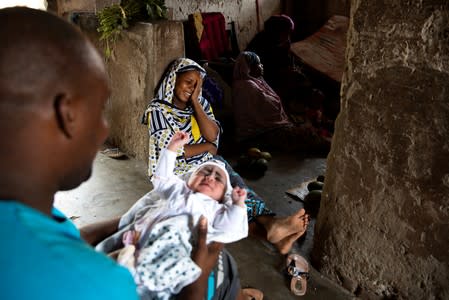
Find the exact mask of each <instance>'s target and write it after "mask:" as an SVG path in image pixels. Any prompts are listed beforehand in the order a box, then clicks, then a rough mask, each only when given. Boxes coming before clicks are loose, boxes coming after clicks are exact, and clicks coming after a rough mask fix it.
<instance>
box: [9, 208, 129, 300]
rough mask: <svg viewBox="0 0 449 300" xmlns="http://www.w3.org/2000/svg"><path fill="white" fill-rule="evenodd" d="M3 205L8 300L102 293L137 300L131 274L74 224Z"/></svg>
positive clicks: (85, 296) (95, 295) (76, 296)
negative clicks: (97, 249)
mask: <svg viewBox="0 0 449 300" xmlns="http://www.w3.org/2000/svg"><path fill="white" fill-rule="evenodd" d="M3 206H4V207H3V208H5V207H7V209H6V210H5V211H4V212H5V213H2V215H1V216H0V225H1V226H0V234H1V235H2V238H3V243H2V247H0V265H1V266H2V270H3V271H2V272H6V273H5V274H4V276H2V278H3V279H2V282H1V283H0V286H1V289H2V291H3V292H2V293H3V295H4V296H6V297H5V298H3V296H2V299H56V297H58V299H59V298H64V299H81V298H83V299H105V298H103V297H102V296H99V297H98V293H100V294H101V293H103V294H104V295H109V299H120V298H118V297H115V296H113V295H111V292H113V291H114V293H117V295H121V296H123V297H124V298H123V297H122V299H136V298H135V297H132V295H133V293H134V296H135V285H134V283H133V280H132V277H131V275H130V273H129V272H128V271H127V270H126V269H124V268H122V267H120V266H118V265H117V264H116V263H115V262H114V261H112V260H111V259H110V258H108V257H106V256H105V255H103V254H101V253H98V252H95V250H94V249H93V248H92V247H91V246H90V245H88V244H86V243H85V242H84V241H82V240H81V239H80V238H79V236H78V235H77V234H76V231H73V224H71V225H72V227H68V226H65V225H62V224H58V221H60V220H58V221H56V220H52V218H50V217H46V216H44V215H42V214H40V213H39V212H37V211H33V210H30V209H27V208H26V207H25V208H24V207H21V206H20V205H12V204H10V205H3ZM53 225H54V226H53ZM58 225H61V226H58ZM68 228H69V229H68ZM120 289H122V290H123V291H117V290H120ZM126 295H128V296H126ZM36 297H37V298H36Z"/></svg>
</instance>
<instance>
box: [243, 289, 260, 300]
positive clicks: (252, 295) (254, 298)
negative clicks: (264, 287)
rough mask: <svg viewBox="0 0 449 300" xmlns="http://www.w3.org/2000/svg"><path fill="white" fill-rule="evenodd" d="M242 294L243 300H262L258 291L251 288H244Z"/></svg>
mask: <svg viewBox="0 0 449 300" xmlns="http://www.w3.org/2000/svg"><path fill="white" fill-rule="evenodd" d="M242 294H243V296H245V299H248V300H262V299H263V293H262V292H261V291H259V290H258V289H253V288H244V289H242Z"/></svg>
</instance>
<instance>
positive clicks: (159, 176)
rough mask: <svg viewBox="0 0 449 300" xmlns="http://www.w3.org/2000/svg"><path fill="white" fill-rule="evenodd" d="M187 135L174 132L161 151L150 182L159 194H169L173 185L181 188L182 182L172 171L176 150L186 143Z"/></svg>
mask: <svg viewBox="0 0 449 300" xmlns="http://www.w3.org/2000/svg"><path fill="white" fill-rule="evenodd" d="M188 139H189V135H188V134H187V133H185V132H182V131H178V132H176V133H175V134H174V135H173V137H172V139H171V140H170V142H169V143H168V145H167V149H163V150H162V151H161V155H160V157H159V161H158V162H157V166H156V169H155V171H154V175H153V178H152V179H151V182H152V183H153V188H154V189H155V190H157V191H159V192H162V193H164V192H168V193H169V194H170V193H171V191H172V189H173V187H174V185H180V186H182V185H183V184H184V181H182V180H181V179H180V178H179V177H177V176H175V175H174V173H173V171H174V168H175V165H176V150H177V149H179V148H180V147H182V146H183V145H185V144H186V143H187V142H188ZM165 196H169V195H165V194H164V197H165Z"/></svg>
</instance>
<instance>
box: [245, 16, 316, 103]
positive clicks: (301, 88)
mask: <svg viewBox="0 0 449 300" xmlns="http://www.w3.org/2000/svg"><path fill="white" fill-rule="evenodd" d="M294 28H295V25H294V23H293V20H292V19H291V18H290V17H289V16H287V15H274V16H271V17H270V18H268V19H267V20H266V21H265V23H264V30H263V31H261V32H259V33H258V34H256V36H255V37H254V38H253V39H252V40H251V42H250V43H249V44H248V46H247V48H246V51H251V52H255V53H256V54H257V55H258V56H259V57H260V60H261V62H262V64H263V65H264V78H265V80H266V81H267V82H268V84H269V85H270V87H271V88H272V89H273V90H274V91H275V92H276V93H277V94H278V95H279V96H280V97H281V99H282V101H283V103H284V106H285V108H286V109H287V110H290V107H291V106H295V105H296V104H297V102H300V101H303V100H304V99H306V98H308V97H314V91H313V89H312V84H311V83H310V81H309V80H308V79H307V78H306V76H305V75H304V74H303V73H302V72H301V71H300V64H298V63H297V62H296V60H295V58H294V56H293V55H292V54H291V52H290V44H291V41H290V35H291V34H292V32H293V30H294Z"/></svg>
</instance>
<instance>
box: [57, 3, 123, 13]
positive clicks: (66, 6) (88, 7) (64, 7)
mask: <svg viewBox="0 0 449 300" xmlns="http://www.w3.org/2000/svg"><path fill="white" fill-rule="evenodd" d="M52 1H53V0H52ZM56 2H57V7H58V14H59V15H63V14H65V13H67V12H72V11H84V12H97V11H98V10H101V9H103V8H104V7H106V6H110V5H112V4H116V3H120V0H56Z"/></svg>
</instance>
